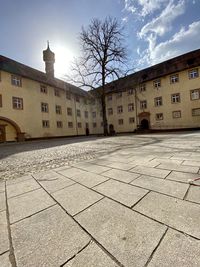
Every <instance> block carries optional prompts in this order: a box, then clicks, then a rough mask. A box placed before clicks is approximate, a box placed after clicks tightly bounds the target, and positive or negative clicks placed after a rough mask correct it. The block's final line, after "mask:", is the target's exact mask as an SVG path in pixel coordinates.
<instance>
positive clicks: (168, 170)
mask: <svg viewBox="0 0 200 267" xmlns="http://www.w3.org/2000/svg"><path fill="white" fill-rule="evenodd" d="M161 164H162V163H161ZM185 166H186V165H185ZM191 167H194V166H191ZM154 168H155V169H158V170H166V171H170V169H164V168H157V167H154ZM172 171H175V172H184V173H192V174H198V171H197V172H186V171H179V170H171V172H172ZM167 176H168V175H167Z"/></svg>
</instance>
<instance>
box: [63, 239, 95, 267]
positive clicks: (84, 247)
mask: <svg viewBox="0 0 200 267" xmlns="http://www.w3.org/2000/svg"><path fill="white" fill-rule="evenodd" d="M91 242H92V239H90V241H89V242H88V243H87V244H86V245H85V246H83V247H82V248H81V249H80V250H79V251H78V252H77V253H76V254H74V255H73V256H72V257H71V258H69V259H68V260H67V261H66V262H64V263H63V264H61V265H60V267H63V266H65V264H67V263H68V262H69V261H71V260H72V259H74V258H75V257H76V256H77V255H78V254H79V253H81V252H82V251H83V250H84V249H86V248H87V247H88V246H89V245H90V243H91Z"/></svg>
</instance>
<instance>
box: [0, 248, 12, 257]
mask: <svg viewBox="0 0 200 267" xmlns="http://www.w3.org/2000/svg"><path fill="white" fill-rule="evenodd" d="M9 251H10V250H9V249H8V250H6V251H4V252H2V253H0V256H3V255H4V254H6V253H8V252H9Z"/></svg>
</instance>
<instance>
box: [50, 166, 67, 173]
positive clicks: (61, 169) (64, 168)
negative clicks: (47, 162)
mask: <svg viewBox="0 0 200 267" xmlns="http://www.w3.org/2000/svg"><path fill="white" fill-rule="evenodd" d="M69 168H71V166H69V165H65V166H62V167H58V168H54V169H53V171H55V172H58V171H63V170H66V169H69Z"/></svg>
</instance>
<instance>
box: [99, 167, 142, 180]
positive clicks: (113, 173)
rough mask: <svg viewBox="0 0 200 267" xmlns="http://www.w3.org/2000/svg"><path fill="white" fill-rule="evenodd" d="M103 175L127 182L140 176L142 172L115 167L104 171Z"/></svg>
mask: <svg viewBox="0 0 200 267" xmlns="http://www.w3.org/2000/svg"><path fill="white" fill-rule="evenodd" d="M102 175H103V176H106V177H110V178H113V179H116V180H118V181H121V182H125V183H130V182H131V181H133V180H134V179H136V178H138V177H139V176H140V174H136V173H132V172H127V171H122V170H115V169H112V170H109V171H107V172H104V173H103V174H102Z"/></svg>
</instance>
